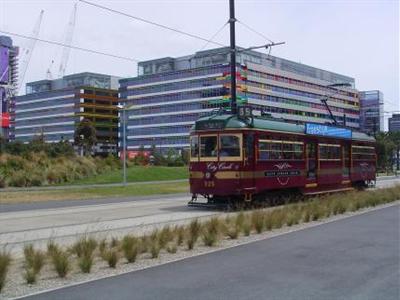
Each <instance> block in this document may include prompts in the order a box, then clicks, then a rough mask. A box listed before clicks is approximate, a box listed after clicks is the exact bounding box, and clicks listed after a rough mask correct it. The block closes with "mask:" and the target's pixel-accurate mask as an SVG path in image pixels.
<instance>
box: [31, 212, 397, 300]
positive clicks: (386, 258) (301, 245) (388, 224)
mask: <svg viewBox="0 0 400 300" xmlns="http://www.w3.org/2000/svg"><path fill="white" fill-rule="evenodd" d="M399 209H400V206H399V205H396V206H392V207H388V208H384V209H379V210H376V211H373V212H369V213H365V214H362V215H358V216H354V217H350V218H347V219H342V220H339V221H335V222H331V223H326V224H324V225H320V226H316V227H312V228H309V229H305V230H301V231H297V232H293V233H289V234H286V235H281V236H278V237H275V238H271V239H267V240H263V241H258V242H254V243H250V244H247V245H242V246H239V247H235V248H231V249H227V250H223V251H218V252H214V253H211V254H207V255H203V256H197V257H194V258H190V259H186V260H182V261H178V262H174V263H170V264H165V265H161V266H158V267H154V268H150V269H146V270H142V271H137V272H132V273H127V274H124V275H120V276H116V277H111V278H106V279H101V280H97V281H93V282H89V283H84V284H81V285H77V286H72V287H67V288H63V289H59V290H56V291H52V292H48V293H44V294H40V295H36V296H32V297H28V298H26V300H36V299H41V300H47V299H58V300H62V299H77V300H78V299H85V300H90V299H96V300H102V299H107V300H108V299H114V300H122V299H127V300H128V299H173V300H178V299H194V300H195V299H230V300H231V299H257V300H258V299H285V300H290V299H296V300H299V299H307V300H312V299H324V300H329V299H360V300H361V299H362V300H365V299H371V300H372V299H374V300H379V299H385V300H392V299H393V300H398V299H400V285H399V282H400V275H399V274H400V273H399V268H400V264H399V253H400V248H399V214H400V210H399Z"/></svg>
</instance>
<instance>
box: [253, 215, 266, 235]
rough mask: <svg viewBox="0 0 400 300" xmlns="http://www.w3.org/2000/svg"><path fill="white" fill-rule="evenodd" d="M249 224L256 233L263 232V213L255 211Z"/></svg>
mask: <svg viewBox="0 0 400 300" xmlns="http://www.w3.org/2000/svg"><path fill="white" fill-rule="evenodd" d="M251 222H252V225H253V227H254V229H255V230H256V232H257V233H261V232H263V230H264V213H263V212H262V211H259V210H256V211H253V212H252V214H251Z"/></svg>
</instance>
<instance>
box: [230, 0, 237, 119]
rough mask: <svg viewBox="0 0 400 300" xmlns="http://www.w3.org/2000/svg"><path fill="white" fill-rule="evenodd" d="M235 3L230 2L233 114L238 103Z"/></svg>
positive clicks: (231, 0) (232, 0)
mask: <svg viewBox="0 0 400 300" xmlns="http://www.w3.org/2000/svg"><path fill="white" fill-rule="evenodd" d="M235 22H236V19H235V1H234V0H229V25H230V50H231V51H230V52H231V113H232V114H233V115H235V114H236V112H237V103H236V41H235Z"/></svg>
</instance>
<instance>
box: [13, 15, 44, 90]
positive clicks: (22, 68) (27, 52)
mask: <svg viewBox="0 0 400 300" xmlns="http://www.w3.org/2000/svg"><path fill="white" fill-rule="evenodd" d="M43 14H44V11H43V10H41V11H40V15H39V18H38V20H37V21H36V24H35V27H34V28H33V32H32V35H31V36H32V39H29V40H28V42H27V45H26V46H25V47H24V48H23V49H22V53H21V58H20V61H21V63H20V65H19V74H20V78H19V80H18V84H17V88H16V90H17V94H18V93H19V91H20V89H21V86H22V83H23V82H24V79H25V74H26V70H27V69H28V65H29V61H30V60H31V57H32V52H33V49H34V48H35V45H36V42H37V38H38V36H39V32H40V25H41V24H42V19H43Z"/></svg>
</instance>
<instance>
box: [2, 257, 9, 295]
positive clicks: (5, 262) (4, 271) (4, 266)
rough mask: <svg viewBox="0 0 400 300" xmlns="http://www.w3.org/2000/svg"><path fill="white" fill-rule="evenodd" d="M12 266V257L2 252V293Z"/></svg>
mask: <svg viewBox="0 0 400 300" xmlns="http://www.w3.org/2000/svg"><path fill="white" fill-rule="evenodd" d="M10 264H11V255H10V253H8V252H6V251H5V250H2V251H0V292H1V290H2V289H3V288H4V285H5V284H6V279H7V273H8V268H9V267H10Z"/></svg>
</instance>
